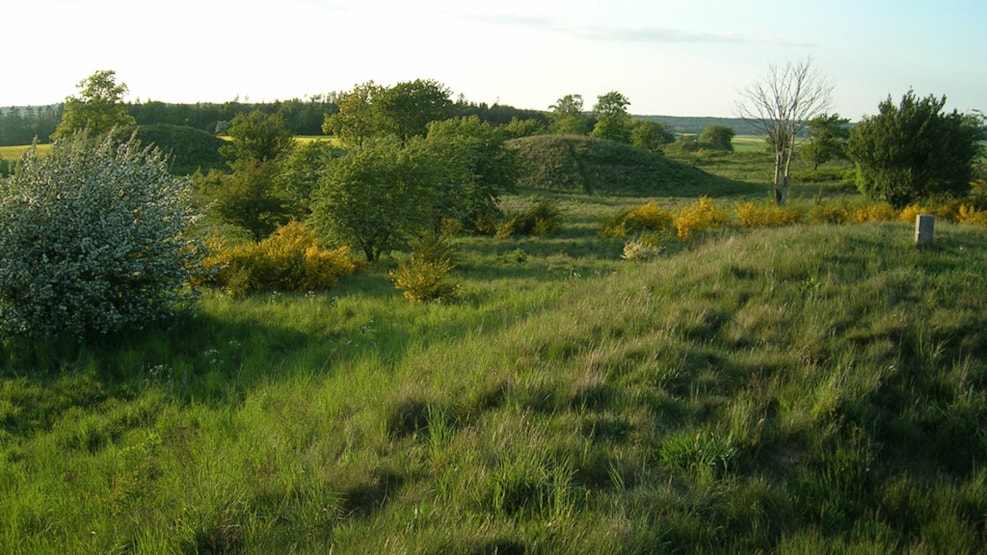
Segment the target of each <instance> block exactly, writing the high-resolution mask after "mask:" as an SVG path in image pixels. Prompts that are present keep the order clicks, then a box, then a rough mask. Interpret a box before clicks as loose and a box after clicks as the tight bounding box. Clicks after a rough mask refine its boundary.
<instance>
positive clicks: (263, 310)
mask: <svg viewBox="0 0 987 555" xmlns="http://www.w3.org/2000/svg"><path fill="white" fill-rule="evenodd" d="M604 200H605V199H601V202H603V201H604ZM590 202H591V200H590V199H585V198H584V199H580V200H579V203H578V204H577V205H574V206H573V207H571V208H569V209H568V212H569V213H570V214H574V215H577V216H578V220H577V221H579V222H581V221H582V220H583V219H585V220H586V221H587V223H585V224H579V226H578V227H577V228H574V229H572V230H570V232H569V233H568V234H563V235H562V236H560V237H558V238H555V239H551V240H544V241H542V240H536V239H519V240H515V241H510V242H494V241H491V240H487V239H469V240H466V241H465V242H464V243H463V245H462V249H463V251H464V263H463V265H462V267H461V269H460V270H459V274H458V277H459V279H460V280H461V283H462V285H463V287H464V290H465V292H466V294H465V297H464V299H463V301H462V302H461V303H460V304H455V305H435V304H433V305H425V306H418V305H412V304H410V303H407V302H404V300H403V299H402V298H401V297H400V293H398V292H397V291H396V290H394V289H393V287H391V286H390V285H389V284H388V283H387V282H386V279H385V278H384V274H383V270H382V271H381V272H379V273H374V274H368V275H363V276H361V277H360V278H359V279H357V280H353V281H351V282H350V283H348V284H346V285H345V287H344V289H343V290H340V291H338V292H336V293H335V294H333V295H331V296H330V295H297V296H292V295H279V294H274V295H266V296H257V297H252V298H250V299H248V300H246V301H233V300H230V299H228V298H226V297H222V296H216V295H207V296H206V297H205V299H204V303H203V307H202V310H201V313H200V314H199V315H198V316H197V317H196V318H195V319H189V320H187V321H184V322H182V323H180V324H179V325H178V326H177V327H176V328H174V329H171V330H161V331H158V332H152V333H149V334H148V335H147V336H146V337H144V338H142V339H140V340H139V341H137V342H135V343H129V342H128V343H124V342H121V343H120V344H113V342H110V344H109V345H106V346H104V349H103V350H102V351H101V352H102V353H105V354H96V351H91V350H88V349H84V350H82V351H78V352H70V353H69V354H66V352H65V351H64V350H63V351H61V352H60V353H61V354H59V355H58V356H54V355H51V353H52V352H53V351H52V350H51V349H50V348H48V349H46V348H44V347H43V346H22V348H21V349H20V350H16V349H15V348H14V346H11V345H8V346H7V347H6V348H5V350H4V352H3V354H4V360H5V364H4V370H3V371H2V372H3V373H2V382H0V388H2V389H0V392H2V396H0V453H2V456H0V477H2V478H0V491H2V494H0V514H2V515H4V518H3V519H0V521H2V523H0V546H2V547H3V550H4V551H5V552H12V553H17V552H23V553H44V552H58V551H61V552H65V551H68V552H79V551H97V552H148V553H151V552H185V553H224V552H248V553H265V552H273V551H278V552H284V551H295V552H302V553H307V552H313V553H314V552H325V551H326V549H327V546H332V547H333V548H334V550H335V552H341V553H351V552H354V553H355V552H360V553H363V552H381V553H447V552H459V553H494V552H498V553H525V552H526V553H602V552H613V553H644V552H655V551H659V552H663V551H664V552H723V553H736V552H752V551H756V550H766V551H777V552H787V553H801V552H826V551H837V552H840V551H847V550H852V549H856V550H859V551H867V552H894V551H912V552H930V553H933V552H949V553H974V552H978V551H982V550H983V549H984V548H985V547H987V540H985V532H984V530H985V525H987V520H985V519H987V516H985V515H987V501H985V500H987V470H985V469H984V465H983V463H984V461H985V460H987V437H985V436H984V431H983V430H985V429H987V397H985V396H987V363H985V362H984V360H985V358H987V331H985V330H987V280H985V277H984V276H987V257H985V256H984V254H985V253H984V246H983V245H984V244H985V241H984V240H985V234H984V233H985V232H984V231H983V230H978V229H975V228H972V227H965V226H954V225H942V226H939V227H938V228H937V246H936V248H934V249H931V250H917V249H915V248H914V247H913V246H912V245H911V229H910V227H909V226H907V225H904V224H881V225H864V226H852V227H849V226H848V227H791V228H784V229H777V230H766V231H757V232H749V233H748V232H733V234H731V235H723V236H718V237H714V238H710V239H709V240H708V241H706V242H705V243H699V244H695V245H694V247H692V248H688V249H685V250H684V251H682V252H679V253H677V254H671V255H666V256H665V257H663V258H661V259H659V260H658V261H657V262H655V263H651V264H640V265H635V264H627V263H621V262H620V261H619V260H617V254H618V253H619V248H620V247H619V245H616V244H613V242H612V241H608V240H604V239H599V238H595V237H593V235H592V226H591V225H589V223H588V221H589V219H590V216H591V215H592V214H593V208H592V205H591V204H589V203H590ZM597 210H599V209H597ZM49 347H50V346H49ZM916 446H921V448H916Z"/></svg>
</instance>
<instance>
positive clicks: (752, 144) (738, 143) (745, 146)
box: [731, 135, 767, 152]
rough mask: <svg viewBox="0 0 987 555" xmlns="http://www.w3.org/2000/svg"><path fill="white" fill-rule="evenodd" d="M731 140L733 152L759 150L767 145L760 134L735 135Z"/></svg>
mask: <svg viewBox="0 0 987 555" xmlns="http://www.w3.org/2000/svg"><path fill="white" fill-rule="evenodd" d="M731 142H732V143H733V150H734V151H735V152H761V151H763V150H764V148H765V146H767V145H766V143H765V142H764V137H762V136H761V135H736V136H734V138H733V141H731Z"/></svg>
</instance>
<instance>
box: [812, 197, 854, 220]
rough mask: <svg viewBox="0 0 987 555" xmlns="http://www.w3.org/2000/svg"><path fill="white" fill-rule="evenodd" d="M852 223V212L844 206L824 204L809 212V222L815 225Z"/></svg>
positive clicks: (814, 207)
mask: <svg viewBox="0 0 987 555" xmlns="http://www.w3.org/2000/svg"><path fill="white" fill-rule="evenodd" d="M848 221H850V211H849V210H848V209H847V207H846V206H844V205H843V204H836V203H830V202H824V203H820V204H817V205H815V206H813V207H812V209H811V210H809V222H810V223H813V224H845V223H847V222H848Z"/></svg>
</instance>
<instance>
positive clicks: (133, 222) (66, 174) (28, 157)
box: [0, 134, 197, 338]
mask: <svg viewBox="0 0 987 555" xmlns="http://www.w3.org/2000/svg"><path fill="white" fill-rule="evenodd" d="M190 206H191V204H190V185H189V182H188V180H187V179H185V178H179V177H174V176H172V175H171V174H170V173H169V172H168V161H167V160H166V159H165V157H164V155H163V154H162V153H161V152H160V151H159V150H157V149H155V148H152V147H143V146H141V145H140V144H139V143H138V142H137V141H136V140H135V139H134V138H131V139H130V140H127V141H124V142H122V143H115V142H114V141H113V140H112V139H110V138H109V137H104V138H101V139H90V138H87V137H86V136H85V135H84V134H76V135H74V136H71V137H69V138H67V139H64V140H61V141H58V142H56V143H55V144H54V145H53V146H52V148H51V151H50V153H49V154H48V155H46V156H39V155H38V153H37V150H36V149H34V148H32V149H30V150H28V151H27V152H26V153H25V154H24V156H23V158H22V159H21V162H20V168H19V171H18V172H17V173H16V174H14V175H12V176H10V177H9V178H7V179H6V180H4V181H3V182H2V183H0V226H2V231H0V252H2V253H3V257H2V258H0V331H2V332H3V333H4V334H7V335H14V336H27V337H32V338H37V337H54V336H58V335H62V334H71V335H75V336H77V337H80V338H81V337H82V336H84V335H88V334H93V333H95V334H107V333H110V332H114V331H118V330H121V329H123V328H139V327H142V326H143V325H145V324H147V323H149V322H151V321H154V320H158V319H161V318H164V317H167V316H170V315H172V313H173V311H174V310H175V308H176V307H177V306H178V305H179V304H180V303H182V302H183V301H186V300H187V299H188V298H189V293H190V291H189V290H188V289H187V288H186V287H185V284H186V281H187V280H188V278H189V275H190V271H192V270H193V268H194V266H195V264H196V260H195V257H196V252H197V250H196V249H195V248H194V241H192V240H191V239H190V238H189V237H188V236H187V235H186V232H187V231H188V229H189V228H190V226H191V225H192V223H193V222H194V220H195V218H196V214H195V213H194V212H193V211H192V210H191V208H190Z"/></svg>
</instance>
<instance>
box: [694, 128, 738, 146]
mask: <svg viewBox="0 0 987 555" xmlns="http://www.w3.org/2000/svg"><path fill="white" fill-rule="evenodd" d="M735 135H736V133H735V132H734V130H733V128H731V127H727V126H725V125H710V126H708V127H706V128H705V129H703V131H702V133H700V134H699V144H701V145H710V146H712V147H713V148H716V149H719V150H726V151H728V152H733V137H734V136H735Z"/></svg>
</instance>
